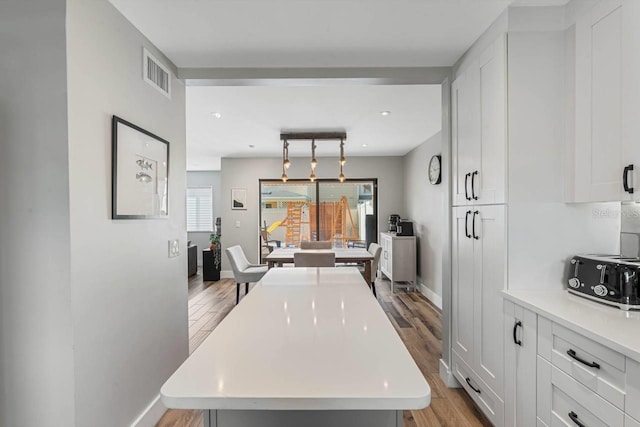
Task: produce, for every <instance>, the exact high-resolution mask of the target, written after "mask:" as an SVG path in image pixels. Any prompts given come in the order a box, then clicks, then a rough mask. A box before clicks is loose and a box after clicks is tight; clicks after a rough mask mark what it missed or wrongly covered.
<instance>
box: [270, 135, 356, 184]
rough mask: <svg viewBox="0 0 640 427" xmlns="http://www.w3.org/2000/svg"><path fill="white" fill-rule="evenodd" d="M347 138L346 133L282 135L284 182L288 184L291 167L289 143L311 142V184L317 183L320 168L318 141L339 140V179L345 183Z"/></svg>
mask: <svg viewBox="0 0 640 427" xmlns="http://www.w3.org/2000/svg"><path fill="white" fill-rule="evenodd" d="M346 138H347V133H346V132H284V133H280V140H281V141H283V145H282V181H283V182H286V181H287V179H288V176H287V169H288V168H289V166H291V161H290V160H289V141H291V140H293V141H300V140H305V141H311V172H310V173H309V180H310V181H311V182H314V181H316V179H317V177H316V167H317V166H318V159H317V158H316V148H318V147H317V146H316V141H318V140H321V141H325V140H333V141H336V140H339V141H340V159H339V164H340V175H339V176H338V179H339V180H340V182H344V181H345V179H346V178H345V176H344V172H343V166H344V164H345V163H347V158H346V157H345V156H344V140H345V139H346Z"/></svg>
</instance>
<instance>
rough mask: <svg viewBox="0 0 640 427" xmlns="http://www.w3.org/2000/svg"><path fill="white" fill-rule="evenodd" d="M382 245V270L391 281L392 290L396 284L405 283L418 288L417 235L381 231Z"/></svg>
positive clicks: (393, 290)
mask: <svg viewBox="0 0 640 427" xmlns="http://www.w3.org/2000/svg"><path fill="white" fill-rule="evenodd" d="M380 245H381V246H382V254H381V255H380V271H381V272H382V274H384V275H385V276H387V277H388V278H389V280H390V281H391V291H392V292H395V287H396V285H398V284H401V285H403V284H405V283H406V284H407V285H408V286H411V287H413V288H414V289H416V290H417V288H418V282H417V279H416V237H415V236H396V234H395V233H380ZM400 282H403V283H400Z"/></svg>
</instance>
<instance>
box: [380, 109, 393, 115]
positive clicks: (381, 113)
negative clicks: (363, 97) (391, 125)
mask: <svg viewBox="0 0 640 427" xmlns="http://www.w3.org/2000/svg"><path fill="white" fill-rule="evenodd" d="M389 114H391V111H386V110H385V111H380V115H381V116H388V115H389Z"/></svg>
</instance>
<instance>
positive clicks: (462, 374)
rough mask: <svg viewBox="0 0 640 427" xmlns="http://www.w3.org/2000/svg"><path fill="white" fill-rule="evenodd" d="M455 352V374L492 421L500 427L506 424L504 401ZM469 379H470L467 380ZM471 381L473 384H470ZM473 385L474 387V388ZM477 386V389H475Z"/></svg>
mask: <svg viewBox="0 0 640 427" xmlns="http://www.w3.org/2000/svg"><path fill="white" fill-rule="evenodd" d="M452 353H453V374H454V375H455V377H456V378H457V379H458V381H460V384H462V387H464V389H465V390H466V391H467V393H468V394H469V396H471V398H472V399H473V400H474V401H475V402H476V404H477V405H478V406H479V407H480V409H481V410H482V412H484V414H485V415H486V416H487V418H489V420H490V421H491V423H492V424H493V425H494V426H496V427H500V426H503V425H504V402H503V401H502V400H501V399H500V398H499V397H498V396H497V395H496V394H495V393H494V392H493V390H491V389H490V388H489V387H488V386H487V385H486V384H485V383H484V381H482V380H481V379H480V377H479V376H478V375H477V374H476V373H475V372H474V371H473V369H471V368H470V367H469V365H467V364H466V363H465V362H464V361H463V360H462V359H461V358H460V357H459V356H458V355H457V354H456V352H455V351H453V352H452ZM467 379H468V380H469V381H468V382H467ZM469 383H471V384H469ZM472 387H473V388H472ZM474 388H475V390H474Z"/></svg>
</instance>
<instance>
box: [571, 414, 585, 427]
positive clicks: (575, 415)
mask: <svg viewBox="0 0 640 427" xmlns="http://www.w3.org/2000/svg"><path fill="white" fill-rule="evenodd" d="M569 418H571V421H573V422H574V423H576V425H577V426H578V427H587V426H586V425H584V424H582V423H581V422H580V419H578V414H576V413H575V412H573V411H571V412H569Z"/></svg>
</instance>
